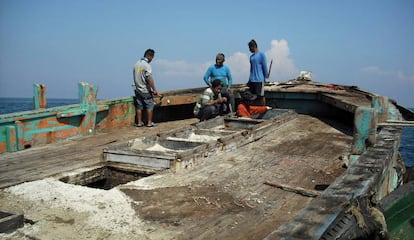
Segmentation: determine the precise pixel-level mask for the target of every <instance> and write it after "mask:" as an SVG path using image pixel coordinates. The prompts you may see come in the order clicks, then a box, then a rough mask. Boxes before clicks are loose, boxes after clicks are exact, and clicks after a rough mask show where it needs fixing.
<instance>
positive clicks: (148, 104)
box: [135, 92, 154, 110]
mask: <svg viewBox="0 0 414 240" xmlns="http://www.w3.org/2000/svg"><path fill="white" fill-rule="evenodd" d="M135 107H136V108H137V109H139V110H144V109H147V110H154V99H153V98H152V97H150V98H143V97H142V96H140V95H139V94H137V92H135Z"/></svg>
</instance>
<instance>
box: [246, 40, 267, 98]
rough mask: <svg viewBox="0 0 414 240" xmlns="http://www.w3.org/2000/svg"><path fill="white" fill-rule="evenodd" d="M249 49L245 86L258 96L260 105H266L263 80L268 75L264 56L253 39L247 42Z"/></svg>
mask: <svg viewBox="0 0 414 240" xmlns="http://www.w3.org/2000/svg"><path fill="white" fill-rule="evenodd" d="M249 50H250V52H251V53H252V55H250V76H249V82H248V83H247V86H248V87H249V88H250V92H251V93H253V94H256V95H257V96H260V98H261V101H262V105H263V106H266V99H265V97H264V82H265V79H267V78H268V77H269V76H268V70H267V61H266V56H265V55H264V53H262V52H260V51H259V48H258V47H257V43H256V41H255V40H254V39H252V40H251V41H250V42H249Z"/></svg>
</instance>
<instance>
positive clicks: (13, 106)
mask: <svg viewBox="0 0 414 240" xmlns="http://www.w3.org/2000/svg"><path fill="white" fill-rule="evenodd" d="M77 103H79V99H65V98H48V99H47V102H46V104H47V108H51V107H57V106H64V105H71V104H77ZM409 109H410V110H412V111H414V108H409ZM29 110H33V98H7V97H0V115H2V114H7V113H14V112H22V111H29ZM400 153H401V155H402V157H403V159H404V161H405V165H406V166H407V167H414V127H405V128H404V130H403V135H402V139H401V144H400Z"/></svg>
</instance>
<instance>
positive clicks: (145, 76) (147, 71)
mask: <svg viewBox="0 0 414 240" xmlns="http://www.w3.org/2000/svg"><path fill="white" fill-rule="evenodd" d="M154 54H155V51H154V50H153V49H147V50H146V51H145V53H144V57H143V58H141V59H140V60H139V61H138V62H137V63H135V65H134V86H135V106H136V111H137V120H138V122H137V123H136V126H137V127H142V126H144V122H143V121H142V111H143V110H144V109H146V113H147V120H148V121H147V127H154V126H155V123H154V122H153V121H152V115H153V110H154V98H153V97H154V95H158V92H157V90H156V89H155V84H154V79H153V78H152V68H151V65H150V64H149V63H150V62H151V61H152V59H153V58H154Z"/></svg>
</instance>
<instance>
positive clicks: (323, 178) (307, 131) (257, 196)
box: [0, 115, 352, 239]
mask: <svg viewBox="0 0 414 240" xmlns="http://www.w3.org/2000/svg"><path fill="white" fill-rule="evenodd" d="M196 121H197V120H196V119H189V120H184V121H176V122H166V123H160V124H159V125H158V126H157V127H156V128H123V129H119V130H116V131H112V132H107V133H98V134H97V135H95V136H92V137H88V138H82V139H73V140H68V141H66V142H63V143H59V144H51V145H47V146H42V147H39V148H32V149H27V150H24V151H20V152H15V153H3V154H0V186H1V188H5V187H8V186H12V185H15V184H19V183H22V182H25V181H32V180H38V179H42V178H45V177H48V176H53V175H55V174H57V173H62V172H67V171H71V170H75V169H78V168H81V167H85V166H89V165H92V164H95V163H98V162H100V161H101V160H102V149H103V148H105V147H108V146H110V145H111V144H115V143H119V142H123V141H128V140H129V139H132V138H136V137H142V136H148V135H153V134H155V133H156V132H157V131H163V130H167V129H172V128H174V127H181V126H184V125H186V124H190V123H194V122H196ZM351 131H352V129H349V127H346V126H343V125H341V124H339V123H336V122H325V121H323V120H321V119H317V118H314V117H311V116H307V115H299V116H298V117H297V118H296V119H294V120H291V121H289V122H286V123H284V125H283V126H281V127H280V128H278V129H276V130H274V131H272V132H269V133H268V134H267V135H266V136H264V137H263V138H261V139H259V140H257V141H255V142H252V143H250V144H248V145H246V146H244V147H243V148H239V149H236V150H235V151H230V152H223V153H222V154H219V155H215V156H212V157H208V158H205V160H204V161H201V162H200V163H199V164H197V165H195V166H193V168H192V169H186V170H184V171H182V172H179V173H174V172H171V171H165V172H162V173H159V174H156V175H152V176H150V177H147V178H145V179H141V180H139V181H136V182H133V183H130V184H126V185H122V186H119V187H118V189H120V190H121V191H122V192H123V193H125V194H126V196H128V198H129V199H130V201H131V204H132V206H133V208H134V209H135V214H136V216H137V218H139V219H140V220H142V222H143V223H142V224H143V225H141V227H142V229H133V228H132V227H131V229H130V231H129V232H124V233H114V232H110V231H109V232H108V230H100V231H98V232H99V233H96V234H97V236H94V237H96V238H100V237H105V238H107V237H108V236H110V237H109V238H111V239H128V238H131V237H132V238H136V239H137V238H138V239H262V238H264V237H266V236H267V235H268V234H270V233H271V232H272V231H273V230H275V229H277V228H278V227H279V226H281V225H282V224H285V223H287V222H288V221H289V220H291V219H293V217H294V216H295V215H296V214H297V213H298V211H300V210H301V209H302V208H304V207H305V206H306V205H307V204H308V203H309V202H310V201H311V200H312V199H313V198H311V197H307V196H303V195H300V194H297V193H292V192H288V191H284V190H281V189H279V188H275V187H271V186H269V185H266V184H264V182H273V183H283V184H287V185H289V186H292V187H301V188H304V189H309V190H313V191H314V190H315V188H318V186H322V187H323V186H326V185H329V184H330V183H332V182H333V181H334V180H335V179H336V178H337V177H338V176H339V175H340V174H341V173H342V172H343V171H344V168H342V165H343V162H342V159H343V158H344V156H348V154H349V152H350V143H351V141H352V135H351V134H350V133H351ZM68 194H70V193H68ZM108 194H109V193H108ZM11 197H13V198H14V199H16V196H12V195H8V194H7V193H2V194H0V201H1V202H2V208H3V210H8V211H11V212H16V211H23V212H25V216H30V217H31V220H33V221H35V222H36V221H42V222H46V223H45V224H46V225H49V226H52V227H51V229H49V230H48V231H55V232H57V233H58V232H59V231H60V230H61V227H63V226H62V223H59V222H56V221H55V220H54V219H57V218H62V219H66V218H67V216H68V215H70V216H71V217H72V218H73V221H72V222H73V224H75V225H76V223H77V222H78V221H80V220H79V219H77V218H78V217H79V218H80V217H81V216H77V215H76V214H75V215H73V214H70V213H69V212H70V211H71V210H69V209H65V210H64V211H62V213H60V214H62V216H60V215H59V214H58V213H55V215H54V216H47V217H46V216H41V215H39V214H36V212H35V211H39V209H36V207H35V208H34V207H33V206H37V208H42V207H44V206H42V204H41V203H39V202H33V203H32V205H31V207H29V208H26V209H25V208H24V206H21V205H19V204H16V203H15V202H13V201H10V198H11ZM16 201H18V200H17V199H16ZM48 219H49V220H48ZM83 224H85V223H83ZM125 224H129V223H125ZM72 228H73V230H67V229H66V230H65V231H69V232H70V233H69V234H70V235H71V237H74V238H78V239H81V238H83V237H85V236H90V234H91V233H90V232H88V231H90V230H88V229H89V228H79V227H75V226H72ZM52 229H53V230H52ZM39 234H40V235H35V236H33V237H37V238H42V235H41V233H39ZM45 234H46V233H45ZM48 234H51V233H50V232H49V233H48ZM43 236H45V235H43ZM49 236H50V235H49Z"/></svg>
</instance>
